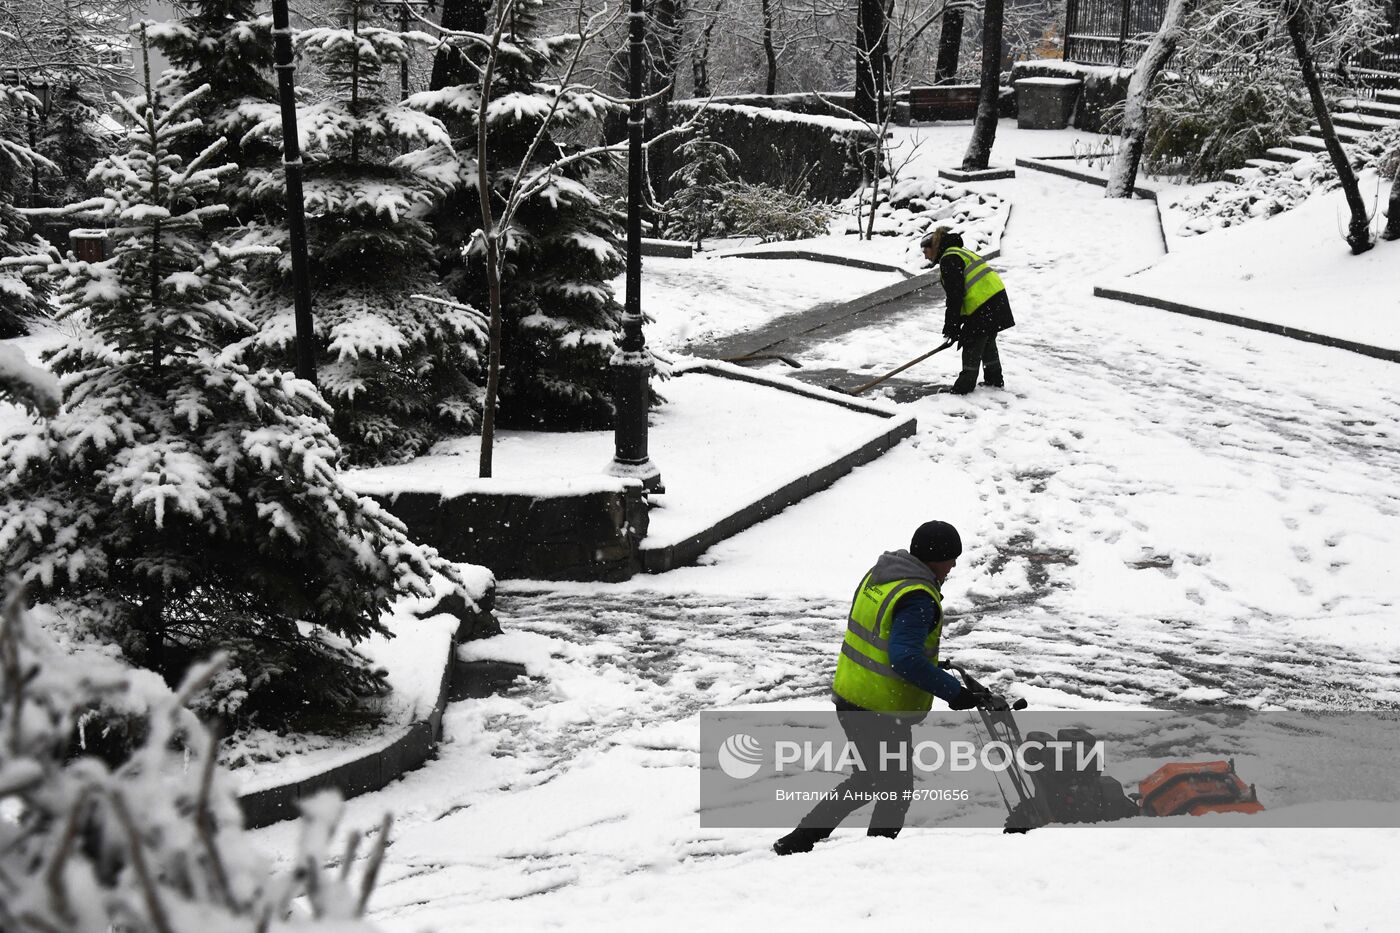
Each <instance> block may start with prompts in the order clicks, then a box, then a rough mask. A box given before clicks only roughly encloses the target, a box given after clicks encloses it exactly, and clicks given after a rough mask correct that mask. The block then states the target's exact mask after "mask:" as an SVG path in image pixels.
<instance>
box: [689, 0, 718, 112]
mask: <svg viewBox="0 0 1400 933" xmlns="http://www.w3.org/2000/svg"><path fill="white" fill-rule="evenodd" d="M723 6H724V0H720V2H719V3H716V4H715V8H714V9H713V10H712V11H710V14H709V19H708V20H707V21H706V23H705V28H704V29H702V30H701V31H700V40H699V42H697V43H696V44H695V45H694V46H692V47H691V50H690V73H691V78H692V80H693V82H694V84H695V87H694V94H695V96H696V97H709V96H710V42H711V40H712V39H713V38H714V32H715V26H716V25H717V24H718V23H719V11H720V8H721V7H723Z"/></svg>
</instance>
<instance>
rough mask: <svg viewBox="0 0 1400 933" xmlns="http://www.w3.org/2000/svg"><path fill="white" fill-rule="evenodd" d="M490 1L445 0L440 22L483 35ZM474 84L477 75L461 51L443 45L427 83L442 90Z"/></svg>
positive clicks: (447, 26) (432, 87)
mask: <svg viewBox="0 0 1400 933" xmlns="http://www.w3.org/2000/svg"><path fill="white" fill-rule="evenodd" d="M490 2H491V0H443V2H442V19H441V20H440V23H441V25H442V28H443V29H455V30H460V31H465V32H483V33H484V32H485V31H486V8H487V6H489V5H490ZM475 81H476V72H475V71H473V70H472V67H471V65H470V64H469V63H468V62H467V57H466V55H464V54H463V53H462V50H461V49H460V48H458V47H457V46H455V45H444V46H443V47H442V48H441V49H439V50H438V53H437V57H436V58H434V59H433V73H432V76H431V78H430V79H429V81H428V88H429V89H430V90H434V91H440V90H442V89H443V88H445V87H453V86H455V85H458V84H472V83H474V82H475Z"/></svg>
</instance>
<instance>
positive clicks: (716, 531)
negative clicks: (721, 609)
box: [638, 361, 918, 573]
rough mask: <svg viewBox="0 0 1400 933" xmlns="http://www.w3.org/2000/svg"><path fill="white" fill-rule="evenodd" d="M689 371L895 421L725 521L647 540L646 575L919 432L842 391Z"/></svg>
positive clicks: (724, 370) (706, 368)
mask: <svg viewBox="0 0 1400 933" xmlns="http://www.w3.org/2000/svg"><path fill="white" fill-rule="evenodd" d="M684 371H687V372H703V373H706V374H708V375H711V376H718V377H720V378H723V379H736V380H739V381H741V382H752V383H755V384H757V385H762V386H767V387H769V388H773V389H778V390H779V391H782V392H789V393H792V394H793V395H801V396H803V397H805V398H810V399H814V400H816V401H821V402H827V403H828V404H832V405H840V406H841V407H843V408H850V409H853V410H855V411H859V412H863V413H865V414H869V415H876V416H878V417H881V418H888V419H890V421H891V422H892V424H891V426H890V429H889V430H888V431H886V432H885V433H883V434H881V435H880V436H879V437H876V438H874V439H873V440H870V441H867V442H866V443H864V444H862V445H860V446H859V447H857V448H856V449H855V450H852V451H850V452H848V453H846V454H844V455H842V456H841V457H838V458H837V459H835V460H833V461H832V462H830V463H828V464H827V465H826V466H824V467H821V468H820V469H818V470H815V471H813V472H811V473H808V474H807V475H805V476H800V477H798V478H797V479H795V480H793V481H792V482H790V483H788V484H787V485H785V486H782V487H780V488H778V489H776V490H774V491H773V492H770V493H768V494H767V495H765V496H764V497H763V498H761V499H759V500H757V501H755V502H750V503H749V504H748V505H745V506H743V507H741V508H739V509H737V510H736V511H734V512H731V513H730V514H729V515H726V516H725V517H724V518H722V519H720V520H719V521H717V522H715V523H714V524H712V525H711V526H710V527H709V528H706V529H705V530H704V531H701V532H698V533H697V534H694V535H692V536H690V537H689V538H686V539H685V540H683V541H679V542H677V543H676V544H670V545H667V546H665V547H659V548H650V549H648V548H647V547H646V546H645V544H646V542H645V540H643V542H642V543H643V547H642V549H641V550H640V552H639V554H638V556H639V557H640V558H641V562H642V569H643V570H645V571H646V572H647V573H664V572H666V571H667V570H672V569H674V568H676V567H682V566H685V565H687V564H691V563H694V562H695V559H696V558H698V557H699V556H700V555H701V554H703V553H704V552H705V551H707V550H709V549H710V548H711V547H712V546H713V545H715V544H718V543H719V542H720V541H723V540H725V539H726V538H731V537H733V536H734V535H736V534H738V533H739V532H741V531H743V530H745V529H747V528H751V527H752V526H754V525H757V524H758V523H759V522H762V521H765V520H767V519H769V518H772V517H773V516H774V515H777V514H778V513H779V512H781V511H783V510H784V509H786V508H787V507H788V506H790V505H793V504H795V503H797V502H800V501H801V500H803V499H805V498H807V497H808V496H810V495H812V494H813V493H816V492H820V491H821V490H823V489H826V488H827V487H828V486H830V485H831V484H833V483H835V482H836V481H837V480H838V479H840V478H841V477H843V476H845V475H846V474H847V473H849V472H851V471H852V470H854V469H855V468H856V467H858V466H863V465H865V464H867V463H869V462H870V461H872V460H874V459H875V458H876V457H879V456H880V455H881V454H883V453H884V452H885V451H887V450H889V449H890V448H892V447H894V446H895V445H896V444H898V443H899V442H900V441H902V440H903V439H904V438H906V437H912V436H913V435H914V433H915V432H916V431H917V430H918V422H917V421H916V420H915V418H914V416H913V415H900V414H899V413H898V412H894V411H890V410H889V409H887V408H885V407H883V406H881V405H879V404H877V403H875V402H869V401H865V400H863V399H858V398H854V397H851V396H846V395H844V394H843V393H840V392H833V391H830V390H828V389H821V388H818V387H816V386H809V385H806V384H804V383H800V382H794V381H792V380H791V379H785V378H783V377H781V376H767V375H763V374H761V373H756V372H753V371H751V370H747V369H741V368H740V367H738V366H728V365H725V364H721V363H711V362H707V361H702V362H696V363H693V364H688V365H686V366H684Z"/></svg>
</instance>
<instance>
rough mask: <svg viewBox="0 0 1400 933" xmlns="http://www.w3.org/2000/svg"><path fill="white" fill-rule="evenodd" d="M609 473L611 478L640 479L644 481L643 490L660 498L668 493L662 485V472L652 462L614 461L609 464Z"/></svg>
mask: <svg viewBox="0 0 1400 933" xmlns="http://www.w3.org/2000/svg"><path fill="white" fill-rule="evenodd" d="M607 473H608V475H609V476H620V477H622V478H624V479H639V480H641V481H642V488H643V489H645V490H646V491H647V492H648V493H650V494H651V495H653V496H659V495H661V494H662V493H664V492H665V491H666V487H665V486H663V485H662V484H661V470H660V469H659V468H658V467H657V465H656V464H654V463H652V462H651V461H650V460H643V461H642V462H641V463H626V462H624V461H621V460H614V461H612V462H611V463H609V464H608V469H607Z"/></svg>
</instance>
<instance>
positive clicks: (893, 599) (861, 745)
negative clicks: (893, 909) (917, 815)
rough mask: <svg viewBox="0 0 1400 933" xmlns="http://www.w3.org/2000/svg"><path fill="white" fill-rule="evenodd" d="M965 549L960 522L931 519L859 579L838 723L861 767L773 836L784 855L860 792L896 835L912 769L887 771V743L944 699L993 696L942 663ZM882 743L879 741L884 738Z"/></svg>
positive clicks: (855, 804) (964, 704)
mask: <svg viewBox="0 0 1400 933" xmlns="http://www.w3.org/2000/svg"><path fill="white" fill-rule="evenodd" d="M961 553H962V539H961V538H960V537H959V536H958V530H957V529H956V528H954V527H953V526H952V525H950V524H948V523H947V522H938V521H934V522H925V523H924V524H922V525H920V526H919V527H918V529H917V530H916V531H915V532H914V537H913V540H911V541H910V542H909V549H908V550H907V551H886V552H885V553H884V554H881V555H880V559H879V560H877V561H876V562H875V566H874V567H872V568H871V569H870V571H869V572H868V573H866V574H865V576H864V577H863V578H862V579H861V581H860V586H859V588H857V589H856V593H855V597H854V599H853V600H852V603H851V614H850V618H849V619H848V621H847V623H846V634H845V638H844V640H843V641H842V644H841V653H840V655H839V656H838V657H837V660H836V677H835V679H834V680H833V681H832V685H831V686H832V694H833V697H832V698H833V700H834V701H835V704H836V715H837V717H838V718H839V719H840V722H841V728H842V729H843V730H844V731H845V733H846V736H847V738H848V739H849V740H850V742H851V744H852V745H853V746H854V747H855V749H856V751H857V753H858V754H859V758H860V760H861V762H862V763H864V764H865V765H866V767H864V768H857V769H855V770H854V771H853V772H852V774H851V776H850V777H849V778H847V779H846V780H845V781H844V782H843V783H842V784H841V785H840V786H839V787H837V788H836V793H834V794H832V795H829V797H828V798H826V799H823V800H822V801H821V802H820V803H818V804H817V806H816V807H815V808H814V809H813V810H812V812H810V813H809V814H807V816H806V817H804V818H803V820H802V822H801V823H800V824H799V825H798V827H797V828H796V829H795V830H793V831H792V832H790V833H788V834H787V835H786V836H784V837H783V838H781V839H779V840H778V841H777V842H775V843H774V844H773V851H774V852H777V853H778V854H779V855H791V854H792V853H794V852H810V851H811V850H812V847H813V846H814V845H816V844H817V843H818V842H820V841H821V840H822V839H825V838H826V837H827V836H829V835H831V831H832V830H833V829H835V828H836V826H837V825H838V824H839V823H840V822H841V821H842V820H843V819H845V818H846V817H847V816H849V815H850V814H851V813H852V812H854V811H855V810H857V809H859V808H860V807H861V806H862V805H863V802H864V800H868V799H875V800H876V802H875V808H874V812H873V813H872V814H871V818H870V829H869V835H871V836H888V837H890V838H893V837H895V836H897V835H899V830H900V828H901V827H902V826H903V825H904V814H905V812H906V811H907V810H908V809H909V803H910V801H909V800H908V799H905V795H904V792H905V791H910V790H912V788H913V781H914V775H913V772H912V771H910V770H908V769H904V768H897V767H890V768H884V769H882V768H881V767H880V765H881V764H882V763H883V762H885V761H886V759H885V758H884V757H882V750H883V749H884V748H888V749H894V748H897V747H899V743H904V745H903V747H905V748H908V747H910V744H911V731H912V729H913V726H914V724H915V723H916V722H918V721H920V720H921V719H923V718H924V716H925V714H927V713H928V711H929V710H930V709H931V708H932V707H933V698H934V697H938V698H939V699H940V700H943V701H944V702H946V703H947V704H948V706H949V708H951V709H972V708H973V707H975V706H978V705H983V704H987V703H989V702H990V701H991V700H992V696H991V695H990V694H989V693H986V692H985V691H972V690H969V689H968V688H967V687H965V686H963V684H962V683H961V682H960V681H959V680H958V679H957V678H956V677H954V676H953V675H952V674H950V673H948V672H947V671H946V670H943V669H942V668H940V667H939V666H938V641H939V637H940V635H942V632H943V590H942V587H943V581H944V580H946V579H947V578H948V574H949V573H951V572H952V570H953V567H954V565H955V564H957V562H958V555H959V554H961ZM882 743H883V746H882Z"/></svg>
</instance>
